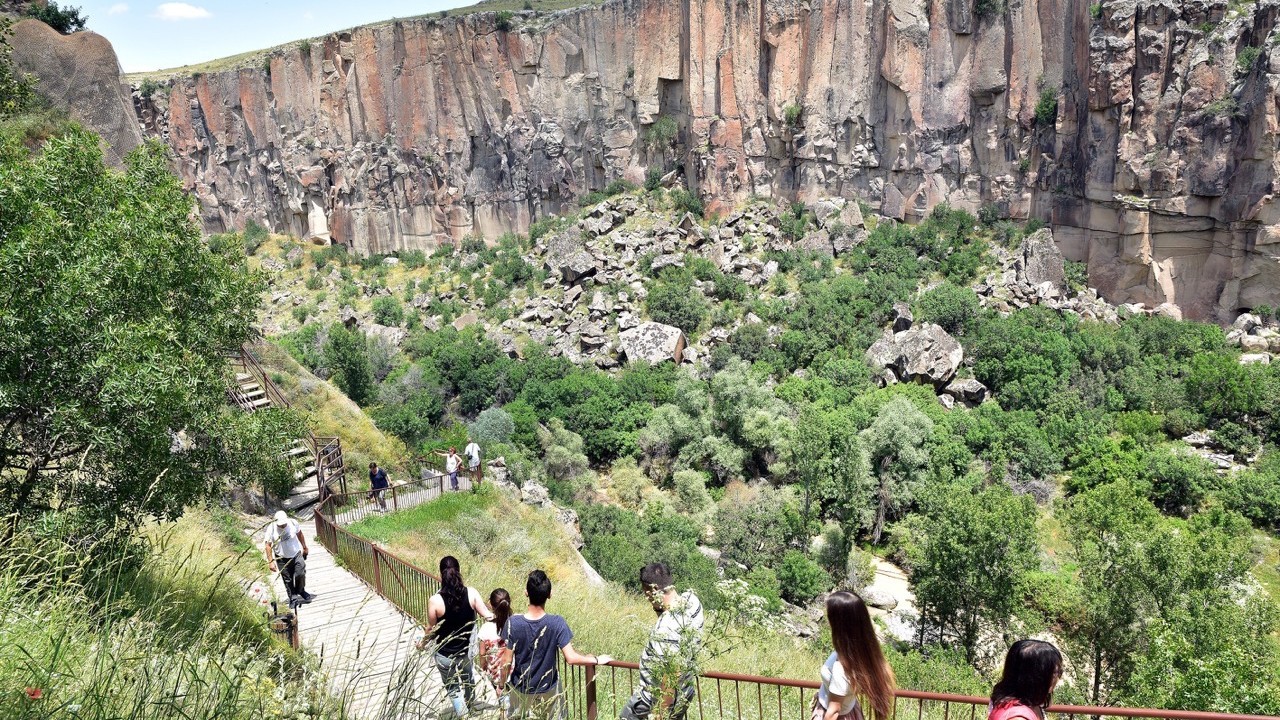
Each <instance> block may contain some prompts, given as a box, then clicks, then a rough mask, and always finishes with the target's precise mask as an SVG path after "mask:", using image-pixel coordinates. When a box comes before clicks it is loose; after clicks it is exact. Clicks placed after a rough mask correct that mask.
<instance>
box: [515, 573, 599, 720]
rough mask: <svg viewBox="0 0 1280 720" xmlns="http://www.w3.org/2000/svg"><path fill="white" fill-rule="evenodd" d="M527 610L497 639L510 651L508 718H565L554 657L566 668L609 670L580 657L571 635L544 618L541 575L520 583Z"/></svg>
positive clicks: (545, 593) (595, 658) (558, 620)
mask: <svg viewBox="0 0 1280 720" xmlns="http://www.w3.org/2000/svg"><path fill="white" fill-rule="evenodd" d="M525 592H526V593H528V595H529V609H528V610H527V611H525V613H524V614H523V615H512V616H511V619H510V620H508V621H507V626H506V627H505V628H504V629H503V630H502V631H501V632H500V633H499V637H501V638H502V639H503V641H505V642H506V643H507V647H509V648H511V677H510V681H509V683H508V685H507V692H508V693H509V694H510V695H511V714H512V716H513V717H516V718H536V719H537V720H554V719H555V718H564V717H565V712H566V708H565V702H564V695H563V693H561V691H560V673H559V670H558V668H557V667H556V660H557V657H556V655H557V654H559V655H562V656H564V661H565V663H566V664H568V665H608V664H609V662H610V660H612V658H610V657H609V656H608V655H583V654H581V653H579V652H578V651H577V650H574V649H573V643H572V640H573V631H572V630H570V629H569V624H568V623H566V622H565V621H564V618H563V617H560V616H559V615H552V614H550V613H548V612H547V609H546V606H547V600H548V599H550V598H551V579H550V578H548V577H547V574H546V573H545V572H543V571H541V570H534V571H533V572H531V573H529V579H528V580H527V581H526V582H525Z"/></svg>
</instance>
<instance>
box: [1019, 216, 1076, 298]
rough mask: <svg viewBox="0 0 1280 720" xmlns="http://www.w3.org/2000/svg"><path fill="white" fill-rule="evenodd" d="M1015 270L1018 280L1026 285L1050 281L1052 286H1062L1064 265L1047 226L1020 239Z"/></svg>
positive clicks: (1064, 275) (1064, 273)
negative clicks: (1020, 243)
mask: <svg viewBox="0 0 1280 720" xmlns="http://www.w3.org/2000/svg"><path fill="white" fill-rule="evenodd" d="M1017 270H1018V280H1019V281H1020V282H1023V283H1026V284H1027V285H1040V284H1042V283H1050V285H1051V286H1052V287H1054V288H1061V287H1063V285H1064V282H1065V281H1066V277H1067V273H1066V267H1065V264H1064V261H1063V258H1062V252H1061V251H1059V250H1058V246H1057V245H1055V244H1054V243H1053V233H1052V232H1051V231H1050V230H1049V228H1041V229H1040V230H1037V231H1035V232H1034V233H1032V234H1031V235H1030V236H1028V237H1027V238H1026V239H1024V240H1023V241H1022V245H1021V246H1020V247H1019V248H1018V259H1017Z"/></svg>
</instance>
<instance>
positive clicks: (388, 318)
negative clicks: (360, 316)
mask: <svg viewBox="0 0 1280 720" xmlns="http://www.w3.org/2000/svg"><path fill="white" fill-rule="evenodd" d="M373 319H374V320H377V321H378V323H379V324H380V325H391V326H393V327H394V326H398V325H403V324H404V306H403V305H401V304H400V299H399V298H395V297H379V298H374V299H373Z"/></svg>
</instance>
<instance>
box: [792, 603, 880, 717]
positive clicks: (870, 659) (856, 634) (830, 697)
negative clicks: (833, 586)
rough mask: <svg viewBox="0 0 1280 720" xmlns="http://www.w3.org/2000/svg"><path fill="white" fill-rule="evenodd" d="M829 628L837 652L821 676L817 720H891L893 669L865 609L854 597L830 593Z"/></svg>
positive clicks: (831, 656)
mask: <svg viewBox="0 0 1280 720" xmlns="http://www.w3.org/2000/svg"><path fill="white" fill-rule="evenodd" d="M827 622H828V623H830V624H831V644H832V645H834V646H835V650H834V652H832V653H831V655H830V657H828V658H827V661H826V662H825V663H823V664H822V669H821V670H819V672H818V674H819V676H820V677H821V678H822V687H820V688H819V689H818V694H817V695H815V696H814V698H813V714H812V720H837V718H839V719H840V720H863V719H864V718H867V719H868V720H886V719H887V718H888V717H889V716H890V715H892V714H893V706H894V695H893V688H894V679H893V669H892V668H890V667H889V663H888V662H887V661H886V660H885V659H884V653H883V652H882V651H881V650H880V640H879V639H877V638H876V631H875V628H874V627H873V626H872V625H871V614H870V613H869V612H867V606H866V604H865V603H864V602H862V598H860V597H858V596H857V595H856V594H854V593H851V592H835V593H831V595H830V596H828V597H827ZM859 697H863V698H865V699H866V701H867V705H868V707H866V708H863V706H862V703H860V702H859V701H858V698H859Z"/></svg>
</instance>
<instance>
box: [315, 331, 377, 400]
mask: <svg viewBox="0 0 1280 720" xmlns="http://www.w3.org/2000/svg"><path fill="white" fill-rule="evenodd" d="M324 363H325V367H327V368H328V369H329V373H330V377H331V378H332V379H333V381H334V383H335V384H337V386H338V387H339V388H341V389H342V391H343V392H345V393H346V394H347V397H349V398H351V399H352V400H354V401H355V402H356V404H358V405H365V404H367V403H369V402H370V401H372V400H373V397H374V395H375V394H376V390H377V386H376V385H375V384H374V379H373V364H372V363H371V362H370V360H369V347H368V343H367V341H366V340H365V336H364V334H363V333H361V332H360V331H358V330H357V331H354V332H353V331H351V330H348V329H347V328H346V326H344V325H343V324H342V323H333V324H332V325H330V326H329V337H328V340H327V341H326V342H325V346H324Z"/></svg>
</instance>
